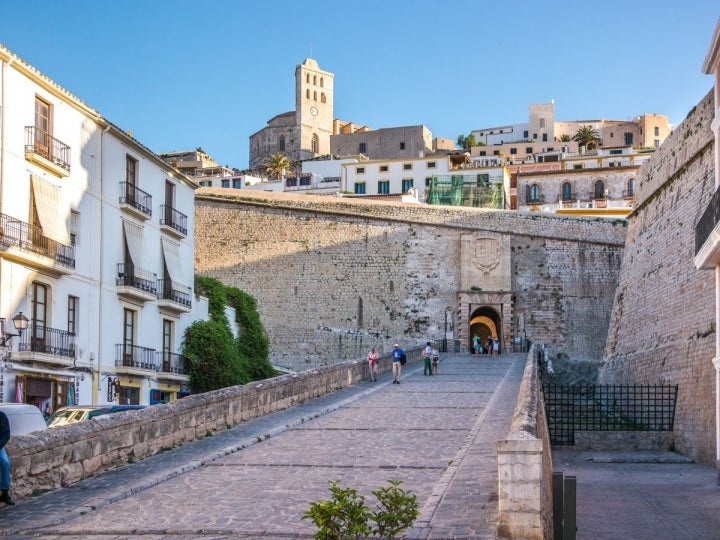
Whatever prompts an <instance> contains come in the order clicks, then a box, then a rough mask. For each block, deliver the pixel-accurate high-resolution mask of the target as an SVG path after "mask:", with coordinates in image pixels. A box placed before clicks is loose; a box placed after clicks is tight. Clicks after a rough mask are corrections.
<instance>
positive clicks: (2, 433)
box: [0, 411, 15, 504]
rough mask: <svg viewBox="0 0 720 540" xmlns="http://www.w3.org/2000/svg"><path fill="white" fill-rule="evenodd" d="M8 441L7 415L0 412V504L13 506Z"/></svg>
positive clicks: (8, 423) (8, 422) (8, 425)
mask: <svg viewBox="0 0 720 540" xmlns="http://www.w3.org/2000/svg"><path fill="white" fill-rule="evenodd" d="M9 440H10V421H9V420H8V417H7V415H6V414H5V413H4V412H2V411H0V502H2V503H5V504H15V503H14V502H13V500H12V499H11V498H10V458H9V457H8V455H7V450H5V445H6V444H7V442H8V441H9Z"/></svg>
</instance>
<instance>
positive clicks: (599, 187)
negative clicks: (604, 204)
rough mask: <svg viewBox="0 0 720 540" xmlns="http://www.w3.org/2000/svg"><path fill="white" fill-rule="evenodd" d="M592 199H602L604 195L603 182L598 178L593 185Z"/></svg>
mask: <svg viewBox="0 0 720 540" xmlns="http://www.w3.org/2000/svg"><path fill="white" fill-rule="evenodd" d="M593 192H594V197H593V198H594V199H602V198H604V197H605V182H603V181H602V180H598V181H597V182H595V184H594V187H593Z"/></svg>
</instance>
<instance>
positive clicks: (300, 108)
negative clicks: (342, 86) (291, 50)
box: [295, 58, 335, 159]
mask: <svg viewBox="0 0 720 540" xmlns="http://www.w3.org/2000/svg"><path fill="white" fill-rule="evenodd" d="M334 78H335V76H334V75H333V74H332V73H330V72H329V71H323V70H321V69H320V66H318V63H317V62H316V61H315V60H313V59H312V58H306V59H305V60H304V61H303V62H302V64H298V65H297V66H296V67H295V113H296V115H297V116H296V122H297V124H298V127H299V128H300V154H301V155H302V156H304V157H303V159H307V158H311V157H315V156H318V155H326V154H329V153H330V135H332V130H333V81H334Z"/></svg>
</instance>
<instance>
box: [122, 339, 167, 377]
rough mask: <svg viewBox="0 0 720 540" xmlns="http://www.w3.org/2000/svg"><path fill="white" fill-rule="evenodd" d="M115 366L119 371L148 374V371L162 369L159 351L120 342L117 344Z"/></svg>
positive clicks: (130, 373)
mask: <svg viewBox="0 0 720 540" xmlns="http://www.w3.org/2000/svg"><path fill="white" fill-rule="evenodd" d="M115 367H116V368H117V369H116V371H117V372H118V373H126V374H128V375H140V376H146V375H148V373H147V372H148V371H153V372H155V371H160V369H159V368H160V366H159V364H158V360H157V351H156V350H155V349H150V348H148V347H140V346H139V345H128V344H124V343H118V344H116V345H115Z"/></svg>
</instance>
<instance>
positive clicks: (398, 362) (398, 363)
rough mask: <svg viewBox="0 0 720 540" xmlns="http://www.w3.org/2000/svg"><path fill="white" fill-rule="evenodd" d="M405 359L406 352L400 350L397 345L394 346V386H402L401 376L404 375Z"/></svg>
mask: <svg viewBox="0 0 720 540" xmlns="http://www.w3.org/2000/svg"><path fill="white" fill-rule="evenodd" d="M404 358H405V351H403V350H402V349H401V348H400V345H398V344H397V343H396V344H395V345H393V352H392V361H393V362H392V371H393V384H400V374H401V373H402V365H403V360H404Z"/></svg>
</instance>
